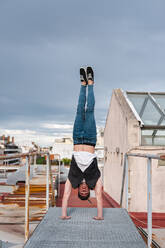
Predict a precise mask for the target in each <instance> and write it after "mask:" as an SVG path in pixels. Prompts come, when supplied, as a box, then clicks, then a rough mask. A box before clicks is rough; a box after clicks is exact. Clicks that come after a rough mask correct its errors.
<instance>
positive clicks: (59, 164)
mask: <svg viewBox="0 0 165 248" xmlns="http://www.w3.org/2000/svg"><path fill="white" fill-rule="evenodd" d="M58 173H59V174H58V197H60V174H61V158H60V155H59V163H58Z"/></svg>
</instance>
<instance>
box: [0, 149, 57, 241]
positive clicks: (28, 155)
mask: <svg viewBox="0 0 165 248" xmlns="http://www.w3.org/2000/svg"><path fill="white" fill-rule="evenodd" d="M37 155H46V161H47V163H46V210H48V208H49V179H50V181H51V189H52V199H51V202H52V206H54V205H55V196H54V187H53V177H52V171H51V164H50V155H49V152H29V153H22V154H20V153H19V154H11V155H9V154H8V155H2V156H0V160H5V159H7V158H26V171H25V174H26V183H25V242H26V241H27V240H28V237H29V202H30V201H29V196H30V165H31V159H32V157H34V160H35V161H36V156H37Z"/></svg>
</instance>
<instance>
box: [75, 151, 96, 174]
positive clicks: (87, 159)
mask: <svg viewBox="0 0 165 248" xmlns="http://www.w3.org/2000/svg"><path fill="white" fill-rule="evenodd" d="M73 155H74V158H75V160H76V163H77V166H78V167H79V168H80V170H81V171H82V172H84V171H85V170H86V169H87V168H88V167H89V165H90V164H91V163H92V161H93V159H94V158H96V154H95V153H90V152H84V151H80V152H76V151H73Z"/></svg>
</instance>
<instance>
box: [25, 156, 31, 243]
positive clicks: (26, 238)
mask: <svg viewBox="0 0 165 248" xmlns="http://www.w3.org/2000/svg"><path fill="white" fill-rule="evenodd" d="M29 194H30V157H29V156H27V157H26V185H25V241H27V240H28V237H29Z"/></svg>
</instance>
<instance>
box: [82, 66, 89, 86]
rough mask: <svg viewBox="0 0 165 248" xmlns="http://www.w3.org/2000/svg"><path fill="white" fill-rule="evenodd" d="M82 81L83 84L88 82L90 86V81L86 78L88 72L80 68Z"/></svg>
mask: <svg viewBox="0 0 165 248" xmlns="http://www.w3.org/2000/svg"><path fill="white" fill-rule="evenodd" d="M80 81H81V82H84V81H85V82H86V85H87V84H88V80H87V78H86V72H85V69H84V68H80Z"/></svg>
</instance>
